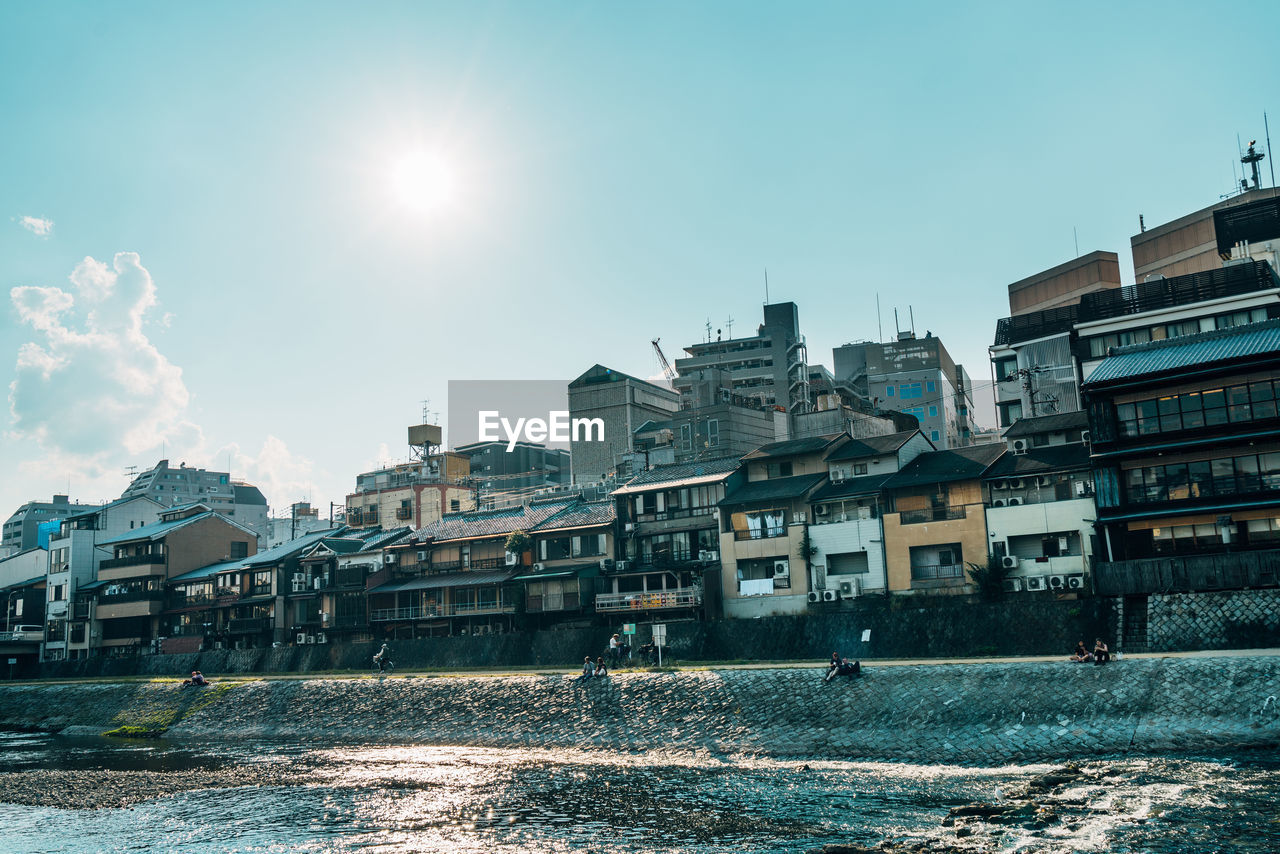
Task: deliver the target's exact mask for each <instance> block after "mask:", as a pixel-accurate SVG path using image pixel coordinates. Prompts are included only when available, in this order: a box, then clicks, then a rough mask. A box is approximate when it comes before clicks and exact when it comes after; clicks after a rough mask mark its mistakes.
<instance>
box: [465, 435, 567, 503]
mask: <svg viewBox="0 0 1280 854" xmlns="http://www.w3.org/2000/svg"><path fill="white" fill-rule="evenodd" d="M453 452H454V453H456V454H461V455H462V456H465V457H467V458H468V460H469V461H470V477H471V481H470V482H471V484H472V486H473V487H474V488H475V489H477V490H478V491H479V493H480V503H481V506H482V507H484V506H489V505H490V504H496V503H497V502H503V503H506V502H508V501H513V500H514V501H519V500H522V499H523V498H525V497H529V496H531V495H533V493H535V492H536V491H537V490H540V489H545V488H546V487H549V486H567V485H568V484H569V481H570V476H571V473H570V470H569V451H568V450H566V449H565V448H549V447H547V446H546V445H539V444H535V443H532V442H516V443H515V446H514V447H512V448H510V449H508V445H507V443H506V442H472V443H471V444H469V445H462V446H460V447H457V448H454V449H453Z"/></svg>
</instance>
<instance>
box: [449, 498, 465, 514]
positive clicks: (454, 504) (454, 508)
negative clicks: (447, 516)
mask: <svg viewBox="0 0 1280 854" xmlns="http://www.w3.org/2000/svg"><path fill="white" fill-rule="evenodd" d="M461 509H462V502H461V501H460V500H459V499H457V498H450V499H449V512H451V513H457V512H458V511H459V510H461Z"/></svg>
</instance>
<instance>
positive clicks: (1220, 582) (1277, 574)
mask: <svg viewBox="0 0 1280 854" xmlns="http://www.w3.org/2000/svg"><path fill="white" fill-rule="evenodd" d="M1093 583H1094V588H1095V590H1096V591H1097V592H1098V593H1099V594H1100V595H1103V596H1121V595H1136V594H1144V593H1188V592H1195V591H1205V590H1240V589H1244V588H1247V587H1275V586H1277V584H1280V550H1277V549H1268V550H1266V551H1254V552H1223V553H1221V554H1199V555H1169V556H1168V557H1153V558H1143V559H1139V560H1118V561H1099V562H1097V563H1095V564H1094V566H1093Z"/></svg>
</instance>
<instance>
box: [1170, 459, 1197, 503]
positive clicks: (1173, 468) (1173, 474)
mask: <svg viewBox="0 0 1280 854" xmlns="http://www.w3.org/2000/svg"><path fill="white" fill-rule="evenodd" d="M1164 478H1165V487H1166V489H1168V491H1169V500H1170V501H1185V500H1186V499H1188V498H1190V497H1191V489H1190V486H1189V485H1188V482H1187V464H1186V463H1171V464H1170V465H1167V466H1165V467H1164Z"/></svg>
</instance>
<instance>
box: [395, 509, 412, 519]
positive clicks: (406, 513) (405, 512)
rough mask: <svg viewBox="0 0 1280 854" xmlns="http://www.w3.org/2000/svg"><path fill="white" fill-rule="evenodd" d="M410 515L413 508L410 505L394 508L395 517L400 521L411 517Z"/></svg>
mask: <svg viewBox="0 0 1280 854" xmlns="http://www.w3.org/2000/svg"><path fill="white" fill-rule="evenodd" d="M412 516H413V508H412V507H397V508H396V518H397V519H400V520H401V521H403V520H405V519H408V518H411V517H412Z"/></svg>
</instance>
